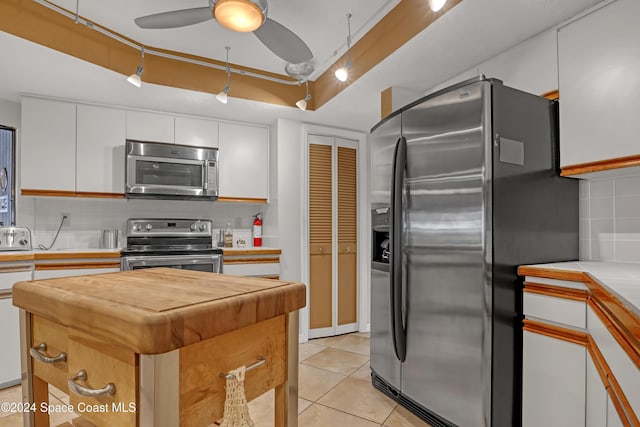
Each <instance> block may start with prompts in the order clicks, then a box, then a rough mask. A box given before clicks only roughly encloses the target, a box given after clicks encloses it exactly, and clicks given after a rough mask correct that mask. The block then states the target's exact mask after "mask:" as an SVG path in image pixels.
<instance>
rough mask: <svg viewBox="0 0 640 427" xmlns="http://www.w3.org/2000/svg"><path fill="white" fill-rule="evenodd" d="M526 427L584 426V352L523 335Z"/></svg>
mask: <svg viewBox="0 0 640 427" xmlns="http://www.w3.org/2000/svg"><path fill="white" fill-rule="evenodd" d="M523 352H524V355H523V378H522V381H523V387H522V402H523V403H522V426H523V427H540V426H546V427H553V426H557V427H574V426H575V427H578V426H580V427H584V426H585V409H586V408H585V393H584V390H585V368H586V367H585V357H586V355H585V352H586V348H585V347H584V346H582V345H578V344H574V343H571V342H568V341H563V340H560V339H556V338H551V337H549V336H546V335H541V334H537V333H533V332H529V331H524V333H523Z"/></svg>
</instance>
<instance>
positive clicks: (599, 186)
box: [589, 178, 614, 199]
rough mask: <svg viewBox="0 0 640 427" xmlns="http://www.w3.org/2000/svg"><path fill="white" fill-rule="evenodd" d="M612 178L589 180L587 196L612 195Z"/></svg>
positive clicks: (605, 197) (597, 197)
mask: <svg viewBox="0 0 640 427" xmlns="http://www.w3.org/2000/svg"><path fill="white" fill-rule="evenodd" d="M613 182H614V180H613V179H612V178H610V179H603V180H595V181H591V185H590V192H589V197H590V198H592V199H594V198H596V199H607V198H611V197H613Z"/></svg>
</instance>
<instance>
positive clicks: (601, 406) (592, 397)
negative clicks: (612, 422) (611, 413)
mask: <svg viewBox="0 0 640 427" xmlns="http://www.w3.org/2000/svg"><path fill="white" fill-rule="evenodd" d="M607 398H608V396H607V389H606V388H605V386H604V383H603V382H602V379H601V378H600V374H599V373H598V370H597V369H596V365H595V364H594V363H593V359H591V355H590V354H589V353H588V352H587V412H586V414H587V423H586V427H604V426H606V425H607Z"/></svg>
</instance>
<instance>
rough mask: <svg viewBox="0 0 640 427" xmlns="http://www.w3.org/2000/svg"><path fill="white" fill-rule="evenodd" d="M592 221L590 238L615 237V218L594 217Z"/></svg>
mask: <svg viewBox="0 0 640 427" xmlns="http://www.w3.org/2000/svg"><path fill="white" fill-rule="evenodd" d="M590 223H591V224H590V234H589V236H590V237H589V238H590V239H598V240H603V239H610V240H612V239H613V218H607V219H592V220H591V221H590Z"/></svg>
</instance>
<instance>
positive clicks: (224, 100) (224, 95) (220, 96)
mask: <svg viewBox="0 0 640 427" xmlns="http://www.w3.org/2000/svg"><path fill="white" fill-rule="evenodd" d="M230 90H231V86H229V85H226V86H225V87H224V89H222V92H220V93H219V94H217V95H216V99H217V100H218V101H220V102H222V103H223V104H226V103H227V101H228V100H229V96H228V95H229V91H230Z"/></svg>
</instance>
